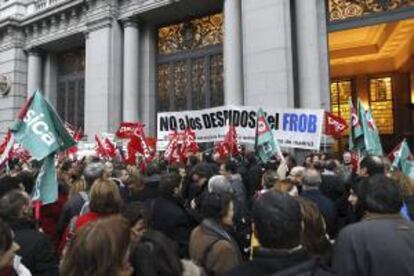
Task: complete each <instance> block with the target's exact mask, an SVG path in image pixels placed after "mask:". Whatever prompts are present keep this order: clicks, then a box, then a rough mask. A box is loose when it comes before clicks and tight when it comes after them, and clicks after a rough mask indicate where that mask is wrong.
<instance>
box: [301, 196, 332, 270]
mask: <svg viewBox="0 0 414 276" xmlns="http://www.w3.org/2000/svg"><path fill="white" fill-rule="evenodd" d="M296 200H297V201H298V202H299V204H300V210H301V213H302V217H303V225H304V226H303V228H304V229H303V232H302V235H301V240H302V245H303V247H304V248H305V249H306V250H307V251H308V253H309V254H311V255H312V256H315V257H319V258H321V260H322V261H323V262H324V263H325V264H327V265H329V264H330V262H331V254H332V252H331V247H332V246H331V243H330V240H329V237H328V235H327V233H326V223H325V220H324V219H323V216H322V214H321V212H320V211H319V209H318V206H316V204H315V203H313V202H312V201H310V200H309V199H306V198H304V197H297V198H296Z"/></svg>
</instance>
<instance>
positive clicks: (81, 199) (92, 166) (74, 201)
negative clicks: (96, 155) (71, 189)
mask: <svg viewBox="0 0 414 276" xmlns="http://www.w3.org/2000/svg"><path fill="white" fill-rule="evenodd" d="M104 173H105V166H104V164H102V163H101V162H92V163H89V164H88V165H87V166H86V168H85V169H84V170H83V178H84V179H85V183H86V191H81V192H79V193H77V194H75V195H74V196H72V197H71V198H70V200H69V201H67V202H66V203H65V205H64V206H63V209H62V213H61V215H60V218H59V221H58V224H57V227H56V235H57V238H58V239H59V240H60V239H61V237H62V235H63V233H64V231H65V229H66V227H67V226H68V225H69V222H70V221H71V219H72V218H73V217H75V216H77V215H79V214H80V213H81V210H82V208H83V207H84V205H87V203H88V202H89V190H90V188H91V187H92V184H93V183H94V182H95V180H97V179H99V178H103V177H104Z"/></svg>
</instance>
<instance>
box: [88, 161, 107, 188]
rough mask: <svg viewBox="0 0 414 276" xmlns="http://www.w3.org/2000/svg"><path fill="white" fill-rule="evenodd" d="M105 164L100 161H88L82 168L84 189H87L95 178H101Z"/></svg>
mask: <svg viewBox="0 0 414 276" xmlns="http://www.w3.org/2000/svg"><path fill="white" fill-rule="evenodd" d="M104 174H105V166H104V165H103V164H102V163H101V162H92V163H89V164H88V165H87V166H86V167H85V169H84V170H83V178H84V179H85V182H86V189H87V190H89V189H90V188H91V186H92V184H93V183H94V182H95V180H97V179H99V178H103V177H104Z"/></svg>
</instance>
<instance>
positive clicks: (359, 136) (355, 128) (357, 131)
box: [349, 99, 364, 151]
mask: <svg viewBox="0 0 414 276" xmlns="http://www.w3.org/2000/svg"><path fill="white" fill-rule="evenodd" d="M360 106H361V103H360V101H359V99H358V109H355V108H354V106H353V104H352V100H351V99H350V100H349V107H350V109H351V118H350V122H349V125H350V126H351V127H350V128H349V149H350V150H359V151H362V150H363V149H364V139H363V138H364V132H363V130H362V126H361V120H360V116H361V114H360V112H359V109H360Z"/></svg>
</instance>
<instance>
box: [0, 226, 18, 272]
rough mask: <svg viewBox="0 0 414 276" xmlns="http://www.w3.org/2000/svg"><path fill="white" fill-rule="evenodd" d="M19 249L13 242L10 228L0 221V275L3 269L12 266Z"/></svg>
mask: <svg viewBox="0 0 414 276" xmlns="http://www.w3.org/2000/svg"><path fill="white" fill-rule="evenodd" d="M19 249H20V246H19V245H18V244H17V243H16V242H15V241H14V237H13V232H12V230H11V228H10V227H9V225H8V224H7V223H5V222H4V221H3V220H0V274H2V271H3V270H4V269H5V268H7V267H11V266H12V265H13V260H14V257H15V256H16V252H17V251H18V250H19ZM5 275H7V274H5Z"/></svg>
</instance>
